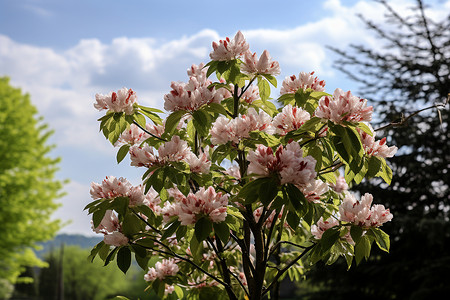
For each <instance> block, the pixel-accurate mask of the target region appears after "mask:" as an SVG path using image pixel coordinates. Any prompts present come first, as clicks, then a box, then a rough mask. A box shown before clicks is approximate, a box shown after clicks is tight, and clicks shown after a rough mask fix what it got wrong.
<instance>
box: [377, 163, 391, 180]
mask: <svg viewBox="0 0 450 300" xmlns="http://www.w3.org/2000/svg"><path fill="white" fill-rule="evenodd" d="M379 159H380V161H381V170H380V171H379V172H378V174H377V175H376V176H380V177H381V178H383V180H384V181H385V182H386V183H387V184H391V181H392V170H391V168H389V166H388V165H387V164H386V160H385V159H384V158H379Z"/></svg>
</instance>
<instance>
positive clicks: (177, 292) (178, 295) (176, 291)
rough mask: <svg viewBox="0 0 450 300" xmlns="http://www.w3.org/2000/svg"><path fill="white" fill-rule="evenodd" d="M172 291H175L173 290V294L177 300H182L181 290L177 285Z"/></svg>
mask: <svg viewBox="0 0 450 300" xmlns="http://www.w3.org/2000/svg"><path fill="white" fill-rule="evenodd" d="M174 289H175V290H174V291H175V294H176V295H177V299H184V298H183V296H184V293H183V289H182V288H181V287H179V286H178V285H175V286H174Z"/></svg>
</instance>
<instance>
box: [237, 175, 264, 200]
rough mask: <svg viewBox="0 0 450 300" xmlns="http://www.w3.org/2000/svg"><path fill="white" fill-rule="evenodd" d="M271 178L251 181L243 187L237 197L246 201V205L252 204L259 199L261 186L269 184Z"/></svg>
mask: <svg viewBox="0 0 450 300" xmlns="http://www.w3.org/2000/svg"><path fill="white" fill-rule="evenodd" d="M269 180H270V178H258V179H256V180H253V181H250V182H249V183H247V184H246V185H244V186H243V187H242V189H241V190H240V191H239V194H238V195H237V197H238V198H242V199H244V201H245V203H247V204H251V203H253V202H255V201H256V200H257V199H258V194H259V188H260V186H261V185H263V184H265V183H267V181H269Z"/></svg>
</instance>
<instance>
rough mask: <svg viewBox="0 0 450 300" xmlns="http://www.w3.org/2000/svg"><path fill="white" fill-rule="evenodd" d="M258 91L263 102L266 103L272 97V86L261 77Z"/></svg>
mask: <svg viewBox="0 0 450 300" xmlns="http://www.w3.org/2000/svg"><path fill="white" fill-rule="evenodd" d="M258 89H259V96H260V97H261V100H262V101H263V102H265V101H266V100H267V99H269V97H270V86H269V83H268V82H267V81H266V80H264V79H262V78H261V77H258Z"/></svg>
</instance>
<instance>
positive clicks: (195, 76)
mask: <svg viewBox="0 0 450 300" xmlns="http://www.w3.org/2000/svg"><path fill="white" fill-rule="evenodd" d="M203 66H204V64H203V63H202V64H200V65H199V66H197V65H192V66H191V68H190V69H188V75H189V76H190V77H189V82H188V83H184V82H175V81H172V83H171V85H170V86H171V88H172V91H170V93H168V94H166V95H164V109H165V110H168V111H177V110H187V111H195V110H197V109H199V108H200V107H201V106H203V105H205V104H209V103H220V102H221V101H222V100H223V99H224V98H228V94H227V93H226V89H220V92H217V91H216V90H215V89H214V87H211V88H210V87H209V85H210V84H211V83H212V82H211V80H209V79H208V78H207V77H206V72H207V68H203Z"/></svg>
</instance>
